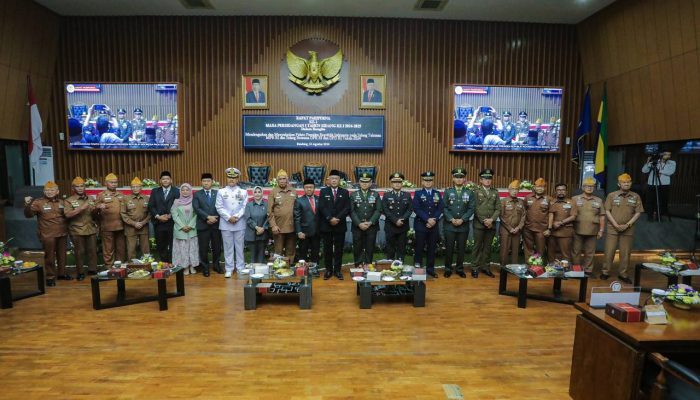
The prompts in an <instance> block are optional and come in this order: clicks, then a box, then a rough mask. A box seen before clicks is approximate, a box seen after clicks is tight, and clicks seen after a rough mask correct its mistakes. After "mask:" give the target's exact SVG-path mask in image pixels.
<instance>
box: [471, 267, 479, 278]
mask: <svg viewBox="0 0 700 400" xmlns="http://www.w3.org/2000/svg"><path fill="white" fill-rule="evenodd" d="M478 277H479V271H477V270H475V269H473V270H472V278H478Z"/></svg>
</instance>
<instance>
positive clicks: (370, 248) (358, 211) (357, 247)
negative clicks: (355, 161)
mask: <svg viewBox="0 0 700 400" xmlns="http://www.w3.org/2000/svg"><path fill="white" fill-rule="evenodd" d="M371 185H372V175H370V174H368V173H366V172H363V173H362V174H360V190H358V191H356V192H355V193H353V194H352V195H351V196H350V204H351V206H350V219H351V220H352V242H353V243H352V247H353V255H354V260H355V266H356V267H358V266H360V264H369V263H371V262H372V261H374V245H375V242H376V240H377V232H378V231H379V217H381V215H382V202H381V200H382V199H381V198H380V197H379V193H377V191H376V190H372V189H370V186H371Z"/></svg>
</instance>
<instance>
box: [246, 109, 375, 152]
mask: <svg viewBox="0 0 700 400" xmlns="http://www.w3.org/2000/svg"><path fill="white" fill-rule="evenodd" d="M243 148H244V149H246V150H270V149H276V150H302V151H310V150H322V151H328V150H353V151H355V150H377V151H380V150H383V149H384V116H383V115H244V116H243Z"/></svg>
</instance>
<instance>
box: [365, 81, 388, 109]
mask: <svg viewBox="0 0 700 400" xmlns="http://www.w3.org/2000/svg"><path fill="white" fill-rule="evenodd" d="M370 80H371V81H370ZM368 83H372V86H373V90H372V91H371V94H370V91H369V90H368V87H367V85H368ZM368 96H371V97H372V98H368ZM377 96H379V97H377ZM360 108H361V109H370V110H372V109H374V110H384V109H386V75H384V74H360Z"/></svg>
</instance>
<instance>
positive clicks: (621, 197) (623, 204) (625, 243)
mask: <svg viewBox="0 0 700 400" xmlns="http://www.w3.org/2000/svg"><path fill="white" fill-rule="evenodd" d="M617 185H618V187H619V188H620V190H617V191H615V192H612V193H610V194H609V195H608V197H607V198H606V199H605V214H606V215H607V217H608V233H607V235H606V237H605V264H604V265H603V273H602V274H601V275H600V279H603V280H605V279H608V277H609V276H610V269H611V268H612V263H613V260H614V259H615V252H616V250H617V248H618V245H619V249H620V267H619V269H618V272H617V275H618V278H620V280H621V281H623V282H625V283H632V280H631V279H630V278H629V277H628V276H627V268H628V267H629V262H630V256H631V255H632V243H633V242H634V224H635V223H636V222H637V220H638V219H639V216H640V215H641V213H643V212H644V207H643V206H642V199H641V197H639V195H638V194H637V193H634V192H632V191H631V190H630V189H631V188H632V177H631V176H629V175H628V174H626V173H625V174H622V175H620V176H619V177H618V178H617Z"/></svg>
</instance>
